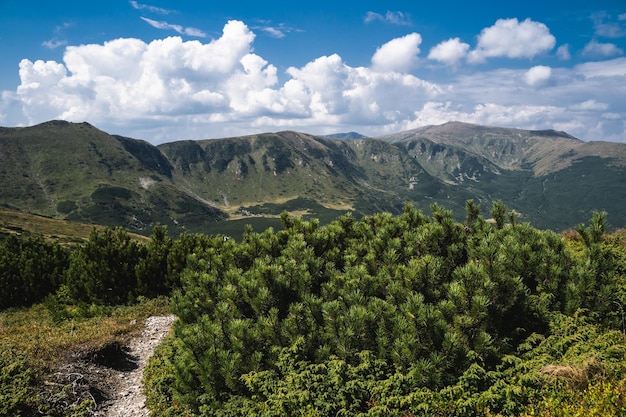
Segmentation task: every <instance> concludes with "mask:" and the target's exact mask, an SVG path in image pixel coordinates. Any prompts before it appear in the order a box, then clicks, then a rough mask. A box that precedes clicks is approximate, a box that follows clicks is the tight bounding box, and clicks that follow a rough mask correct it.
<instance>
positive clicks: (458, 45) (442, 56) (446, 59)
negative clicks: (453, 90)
mask: <svg viewBox="0 0 626 417" xmlns="http://www.w3.org/2000/svg"><path fill="white" fill-rule="evenodd" d="M469 47H470V46H469V45H468V44H467V43H465V42H461V40H460V39H459V38H453V39H448V40H447V41H444V42H441V43H440V44H438V45H436V46H434V47H433V48H431V50H430V52H429V53H428V59H432V60H435V61H439V62H442V63H444V64H447V65H456V64H457V63H458V62H459V61H460V60H462V59H463V58H465V56H466V55H467V51H468V50H469Z"/></svg>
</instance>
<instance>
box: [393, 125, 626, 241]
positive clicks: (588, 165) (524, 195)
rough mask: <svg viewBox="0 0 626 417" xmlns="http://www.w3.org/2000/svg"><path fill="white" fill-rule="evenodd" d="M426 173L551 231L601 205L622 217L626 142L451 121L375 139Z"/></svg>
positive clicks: (580, 219)
mask: <svg viewBox="0 0 626 417" xmlns="http://www.w3.org/2000/svg"><path fill="white" fill-rule="evenodd" d="M381 139H383V140H386V141H388V142H390V143H393V144H395V145H396V146H398V147H400V148H401V149H403V150H404V151H405V152H407V153H408V154H409V155H411V156H413V157H414V158H415V159H416V160H417V161H419V163H420V164H421V165H422V166H423V167H424V169H425V170H427V171H428V172H429V173H430V174H432V175H434V176H437V177H438V178H440V179H442V180H443V181H446V182H447V183H448V184H451V185H454V186H456V187H458V188H463V189H465V190H466V191H469V192H470V193H471V194H472V195H473V196H474V197H473V198H475V199H476V200H478V201H480V202H482V203H484V204H483V205H485V204H486V205H489V204H490V202H491V201H493V200H494V199H500V200H503V201H504V202H505V203H506V204H507V205H509V206H510V207H511V208H514V209H515V210H516V211H518V212H519V213H520V214H521V215H522V216H523V218H524V219H526V220H530V221H532V222H533V224H534V225H536V226H538V227H548V228H554V229H557V230H560V229H563V228H568V227H572V226H573V225H574V224H576V223H577V222H583V221H586V220H587V219H588V218H589V216H590V214H591V212H592V211H593V210H606V211H608V212H609V214H610V219H611V220H612V221H613V222H614V224H616V225H619V226H621V225H623V224H624V222H626V213H624V209H622V207H621V205H622V202H623V201H625V199H626V187H624V186H623V185H622V184H625V181H626V169H625V168H626V146H625V145H624V144H620V143H606V142H583V141H581V140H578V139H576V138H574V137H572V136H570V135H568V134H567V133H564V132H557V131H553V130H542V131H529V130H520V129H506V128H498V127H486V126H478V125H472V124H467V123H459V122H450V123H446V124H443V125H440V126H427V127H423V128H419V129H415V130H411V131H407V132H400V133H397V134H394V135H389V136H385V137H383V138H381Z"/></svg>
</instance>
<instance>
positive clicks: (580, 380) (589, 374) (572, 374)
mask: <svg viewBox="0 0 626 417" xmlns="http://www.w3.org/2000/svg"><path fill="white" fill-rule="evenodd" d="M539 373H540V374H541V375H544V376H547V377H548V378H550V379H560V380H562V381H565V382H566V383H567V384H568V385H569V386H572V387H583V386H585V385H587V384H588V383H589V382H590V381H591V380H593V379H597V378H598V377H599V376H601V375H602V369H601V367H600V364H599V363H598V361H597V360H596V359H590V360H588V361H586V362H585V363H583V364H582V365H580V366H573V365H545V366H544V367H542V368H541V369H540V370H539Z"/></svg>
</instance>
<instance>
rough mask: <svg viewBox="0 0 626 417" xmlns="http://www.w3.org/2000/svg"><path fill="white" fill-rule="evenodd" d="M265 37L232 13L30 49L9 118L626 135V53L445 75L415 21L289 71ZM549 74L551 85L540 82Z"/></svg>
mask: <svg viewBox="0 0 626 417" xmlns="http://www.w3.org/2000/svg"><path fill="white" fill-rule="evenodd" d="M254 40H255V34H254V33H253V32H252V31H251V30H250V29H249V28H248V26H247V25H245V24H244V23H243V22H240V21H230V22H228V23H227V24H226V25H225V26H224V28H223V31H222V34H221V36H220V37H219V38H216V39H214V40H212V41H209V42H203V41H201V40H189V41H185V40H183V39H182V38H181V37H179V36H172V37H168V38H165V39H157V40H154V41H151V42H144V41H143V40H140V39H128V38H121V39H115V40H111V41H109V42H105V43H103V44H88V45H80V46H70V47H67V48H66V49H65V53H64V55H63V60H62V61H60V62H56V61H42V60H36V61H30V60H28V59H24V60H22V61H21V63H20V73H19V75H20V78H21V84H20V86H19V87H18V88H17V90H16V91H14V92H10V93H9V92H2V95H1V96H0V121H2V123H3V124H9V125H19V124H33V123H39V122H42V121H45V120H50V119H65V120H70V121H89V122H90V123H92V124H94V125H96V126H98V127H99V128H102V129H104V130H106V131H108V132H111V133H118V134H124V135H127V136H132V137H137V138H142V139H146V140H150V141H151V142H153V143H160V142H163V141H170V140H176V139H181V138H198V139H200V138H210V137H225V136H234V135H243V134H250V133H255V132H259V131H272V130H284V129H293V130H300V131H305V132H309V133H317V134H325V133H331V132H336V131H338V130H356V131H360V132H362V133H365V134H368V135H372V136H375V135H382V134H385V133H391V132H394V131H395V132H397V131H401V130H406V129H409V128H412V127H418V126H422V125H425V124H438V123H443V122H446V121H450V120H460V121H466V122H471V123H479V124H489V125H500V126H510V127H519V128H528V129H545V128H554V129H558V130H564V131H567V132H568V133H570V134H572V135H574V136H577V137H579V138H581V139H604V140H622V141H625V139H626V138H624V129H622V130H621V131H619V130H618V129H617V128H616V126H618V125H620V124H621V125H623V124H624V114H626V103H625V102H624V100H623V97H625V96H626V83H624V79H625V77H626V58H623V57H622V58H615V59H610V60H604V61H598V62H588V63H583V64H579V65H577V66H575V67H573V68H564V67H561V68H559V67H553V68H550V67H547V66H542V65H536V66H533V67H531V68H524V69H516V68H500V69H491V70H485V69H481V70H477V69H476V68H477V67H475V66H470V67H469V68H464V69H463V70H462V71H455V72H454V75H453V76H452V77H451V78H449V79H448V81H447V83H446V84H440V83H436V82H433V81H430V80H425V79H422V78H419V77H417V76H416V75H414V74H412V73H410V72H409V70H410V69H411V68H413V67H414V65H415V64H416V62H417V56H418V54H419V52H420V51H419V47H420V44H421V36H420V35H418V34H416V33H415V34H410V35H407V36H405V37H401V38H397V39H393V40H391V41H389V42H387V43H385V44H384V45H382V46H381V47H380V48H378V50H377V51H376V53H375V54H373V56H372V60H371V66H365V67H352V66H350V65H348V64H347V63H346V62H345V61H344V60H343V59H342V57H341V56H340V55H338V54H330V55H327V56H320V57H317V58H315V59H312V60H310V62H308V63H306V64H304V65H302V66H298V67H289V68H288V69H287V70H286V72H285V74H281V75H282V76H281V77H279V74H278V70H277V68H276V67H275V66H274V65H272V63H270V62H268V61H267V60H266V59H264V58H263V57H261V56H259V55H257V54H256V53H254V48H253V43H254ZM447 42H449V43H445V42H443V43H442V44H440V45H444V46H439V45H438V47H439V49H437V47H435V48H433V49H432V50H431V53H429V58H430V59H439V60H440V62H445V63H451V62H455V59H456V58H455V59H453V58H452V57H456V56H462V53H461V52H463V51H466V52H467V49H465V47H464V46H463V43H462V42H461V41H460V40H454V39H453V40H451V41H447ZM455 45H456V46H460V47H461V48H460V49H461V51H460V52H459V51H457V53H456V55H455V54H454V53H453V51H454V50H455V48H453V46H455ZM451 51H452V52H451ZM444 52H445V53H444ZM446 53H447V55H446ZM431 54H432V56H431ZM458 59H462V58H458ZM426 71H427V70H425V72H426ZM281 79H282V80H281ZM546 84H549V85H550V94H539V93H538V91H537V89H538V87H541V86H543V85H546ZM572 103H574V104H572ZM620 134H621V136H620Z"/></svg>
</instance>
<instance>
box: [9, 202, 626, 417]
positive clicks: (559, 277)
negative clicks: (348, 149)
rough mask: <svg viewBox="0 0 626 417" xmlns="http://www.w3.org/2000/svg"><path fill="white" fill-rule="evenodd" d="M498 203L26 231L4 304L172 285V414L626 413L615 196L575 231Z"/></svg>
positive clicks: (49, 304) (165, 395)
mask: <svg viewBox="0 0 626 417" xmlns="http://www.w3.org/2000/svg"><path fill="white" fill-rule="evenodd" d="M489 217H490V219H489V220H486V219H485V218H484V217H483V215H482V214H481V212H480V208H479V207H478V206H477V205H476V204H475V203H474V202H473V201H468V202H467V205H466V216H465V220H464V221H457V220H455V218H454V217H453V215H452V213H451V212H450V211H448V210H446V209H444V208H443V207H441V206H438V205H433V206H432V207H431V213H430V214H429V215H427V214H424V213H422V212H421V211H419V210H416V209H415V208H413V207H412V206H406V207H405V209H404V212H403V213H402V214H400V215H397V216H392V215H390V214H388V213H378V214H375V215H372V216H367V217H363V218H361V219H356V218H354V217H353V216H351V215H349V214H348V215H344V216H342V217H340V218H338V219H337V220H335V221H333V222H331V223H330V224H328V225H326V226H320V225H319V222H318V221H316V220H308V221H307V220H303V219H301V218H296V217H290V216H288V215H287V214H286V213H284V214H283V215H282V216H281V220H282V224H283V228H282V229H281V230H277V231H275V230H272V229H268V230H265V231H262V232H255V231H253V230H252V229H251V228H249V229H248V230H246V232H245V233H244V234H243V236H242V237H241V239H240V240H235V239H231V238H227V237H225V236H208V235H200V234H182V235H180V236H179V237H177V238H172V237H170V236H168V234H167V230H166V229H165V228H163V227H157V228H155V230H154V232H153V235H152V238H151V239H150V240H149V241H148V242H147V243H140V242H137V241H135V240H132V239H130V237H129V236H128V235H127V234H126V233H125V232H123V231H121V230H109V229H107V230H105V231H95V230H94V232H93V233H92V235H91V236H90V238H89V240H88V241H87V242H85V243H84V244H81V245H78V246H76V247H74V248H72V249H67V248H63V247H60V246H58V245H55V244H50V243H47V242H43V241H36V240H33V239H29V240H24V241H20V240H19V239H16V238H9V239H7V240H6V241H5V243H4V246H2V248H1V254H2V256H0V262H1V263H2V269H1V270H2V271H3V275H2V276H1V277H0V287H1V288H0V291H2V301H3V305H2V307H3V308H7V307H16V306H28V305H30V304H32V303H37V302H42V303H43V304H44V305H45V306H46V309H47V311H48V312H49V314H50V316H51V317H52V318H53V319H54V320H55V321H56V322H59V323H61V322H63V321H64V320H68V319H71V318H73V317H78V316H81V315H90V314H91V315H93V314H99V313H100V312H101V311H103V309H105V306H110V305H120V304H132V303H135V302H137V301H138V300H142V299H145V298H151V297H156V296H160V295H167V296H169V297H170V299H171V309H172V311H173V312H174V313H175V314H176V315H177V316H178V318H179V320H178V321H177V322H176V323H175V326H174V331H173V333H172V335H171V336H169V337H168V338H167V339H166V341H165V342H164V343H163V344H162V345H161V346H160V347H159V348H158V349H157V353H156V354H155V356H154V357H153V359H152V360H151V362H150V363H149V366H148V368H147V369H146V372H145V375H144V378H145V381H144V382H145V390H146V394H147V398H148V400H147V405H148V407H149V408H150V409H151V410H152V413H153V415H155V416H251V415H254V416H359V415H362V416H365V415H368V416H392V415H397V416H401V415H402V416H457V415H458V416H483V415H491V416H496V415H502V416H508V415H525V416H539V415H541V416H546V415H547V416H566V415H586V416H587V415H620V414H623V413H625V412H626V380H625V376H626V356H625V355H626V335H625V326H626V323H625V321H624V304H626V282H625V280H626V237H625V235H624V233H622V232H617V233H612V234H609V233H607V214H606V213H603V212H596V213H594V215H593V217H592V218H591V219H590V221H589V224H588V225H582V224H581V225H580V226H578V227H577V228H576V230H575V231H571V232H568V233H564V234H557V233H555V232H552V231H545V230H539V229H536V228H534V227H532V226H531V225H530V224H528V223H520V222H518V219H517V216H516V215H515V213H514V212H512V211H509V210H508V209H507V207H506V206H504V205H503V204H502V203H500V202H496V203H494V205H493V207H492V208H491V212H490V216H489ZM20 245H21V246H20ZM9 247H11V248H12V249H7V248H9ZM18 247H21V248H22V249H20V250H16V248H18ZM16 253H17V254H20V253H21V254H22V255H10V254H16ZM37 262H39V263H42V265H37ZM12 265H15V268H13V269H11V268H12V267H11V266H12ZM24 265H29V268H25V267H23V266H24ZM38 268H39V269H38ZM11 271H22V272H21V275H20V274H18V273H17V272H11ZM17 288H20V290H19V291H18V292H19V293H28V294H31V296H30V297H29V298H19V299H16V298H15V297H11V295H10V294H13V293H15V292H16V291H17V290H16V289H17ZM8 300H12V302H9V301H8ZM0 365H2V366H3V368H2V369H3V371H2V372H3V373H2V375H5V374H7V372H9V371H10V370H9V368H8V367H9V366H10V364H8V363H7V361H6V360H5V361H3V363H1V364H0ZM11 369H13V368H11ZM12 372H14V370H13V371H12ZM0 384H6V381H5V380H4V379H0ZM7 389H9V388H7V387H5V386H4V385H3V387H2V390H3V391H4V392H7V391H6V390H7ZM20 392H22V391H20ZM24 392H26V391H24ZM2 395H3V394H0V396H2ZM14 397H15V396H14ZM22 406H23V405H22ZM14 407H16V408H15V409H16V410H19V409H20V408H19V407H20V404H19V403H16V405H14ZM26 409H27V407H26V408H22V409H21V410H26ZM15 415H17V414H15ZM22 415H28V413H27V412H26V411H24V414H22ZM70 415H71V414H70Z"/></svg>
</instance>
